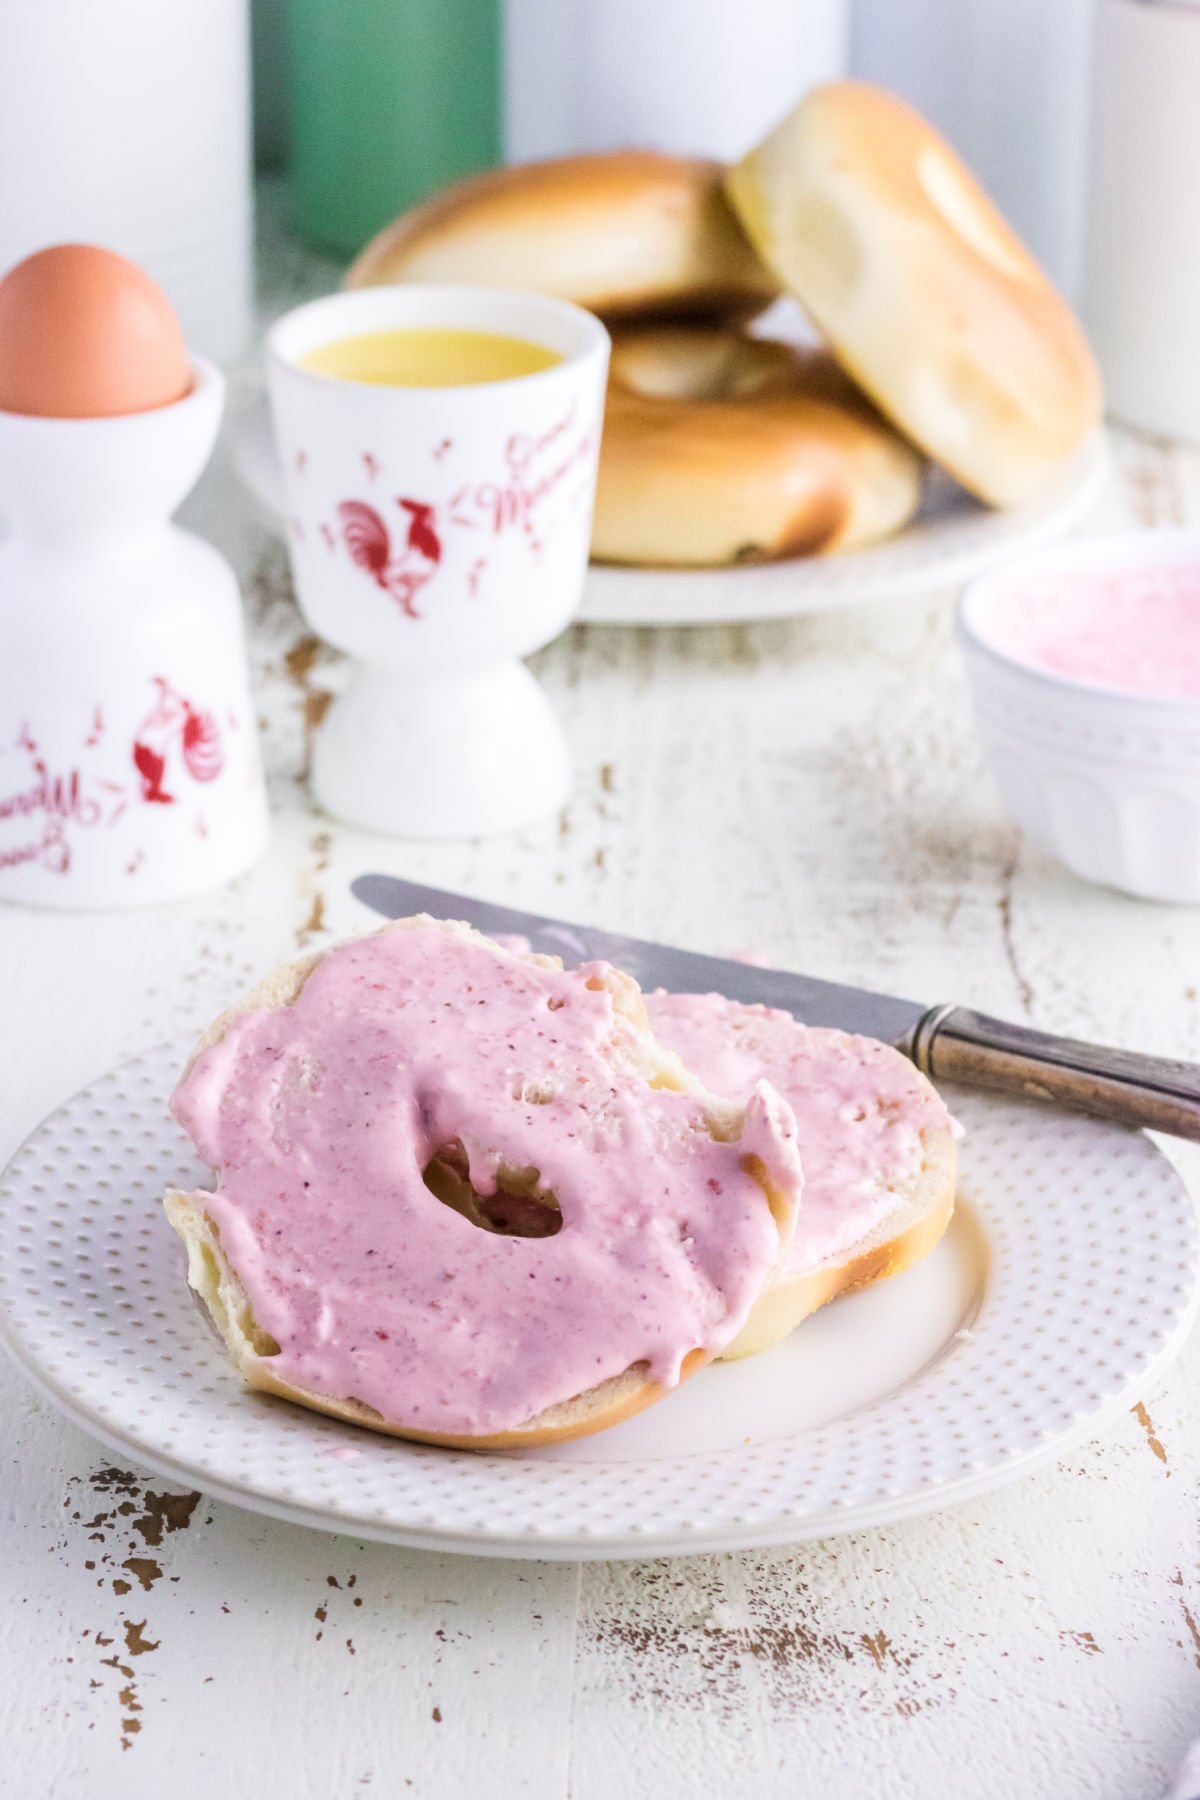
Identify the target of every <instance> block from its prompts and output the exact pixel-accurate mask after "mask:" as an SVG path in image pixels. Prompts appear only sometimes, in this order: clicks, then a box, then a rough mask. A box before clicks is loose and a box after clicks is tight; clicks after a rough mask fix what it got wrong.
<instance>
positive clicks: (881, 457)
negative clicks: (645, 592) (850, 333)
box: [592, 327, 921, 567]
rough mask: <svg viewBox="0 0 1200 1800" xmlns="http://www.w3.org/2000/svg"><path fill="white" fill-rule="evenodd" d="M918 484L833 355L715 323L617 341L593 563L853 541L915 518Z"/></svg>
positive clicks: (795, 549)
mask: <svg viewBox="0 0 1200 1800" xmlns="http://www.w3.org/2000/svg"><path fill="white" fill-rule="evenodd" d="M689 381H690V383H691V389H692V391H690V392H689ZM920 490H921V463H920V458H919V457H918V456H917V454H916V452H915V451H914V450H913V449H912V448H911V446H910V445H908V444H907V443H905V442H904V440H903V439H901V438H900V437H898V436H897V434H896V433H895V432H894V431H893V430H892V428H891V427H890V426H889V425H888V424H887V423H886V421H885V420H884V419H882V418H881V417H880V415H879V414H878V413H877V412H876V411H875V409H874V408H873V407H872V406H871V405H870V403H869V402H868V401H866V400H865V399H864V398H863V397H862V395H861V394H860V393H858V391H857V390H856V389H855V388H854V386H853V384H852V383H851V382H850V381H849V379H848V378H847V377H846V375H845V374H844V373H843V372H842V370H841V369H840V368H839V367H838V365H837V363H836V361H835V360H834V359H833V358H832V357H831V356H830V355H828V354H827V353H826V352H824V351H818V350H802V349H797V348H796V347H794V346H792V345H787V344H781V343H775V342H771V341H767V340H763V339H758V338H751V337H747V336H745V335H743V334H741V333H738V332H736V331H732V330H721V329H719V328H705V327H690V328H689V327H676V328H669V327H662V328H658V329H653V328H650V329H647V328H644V327H643V328H641V329H636V328H635V329H632V330H627V331H624V332H618V333H617V334H616V335H615V338H614V344H613V357H612V372H611V375H610V379H609V389H608V402H607V407H606V411H605V421H604V436H603V439H602V443H601V451H600V474H599V483H598V489H597V495H596V511H595V517H594V521H593V527H592V556H593V559H594V560H595V561H597V562H614V563H632V564H637V565H639V566H643V567H647V566H650V567H653V566H658V567H684V566H691V567H713V566H720V565H722V564H729V563H735V562H765V561H771V560H773V559H777V558H782V557H788V556H811V555H819V554H823V553H826V552H829V551H834V550H852V549H857V548H860V547H862V546H863V545H865V544H870V543H874V542H877V541H879V540H880V539H882V538H886V537H888V536H890V535H891V534H892V533H893V532H895V531H898V530H900V529H901V527H902V526H904V525H905V524H907V523H908V521H909V519H911V517H912V515H913V513H914V512H915V511H916V508H917V505H918V503H919V500H920Z"/></svg>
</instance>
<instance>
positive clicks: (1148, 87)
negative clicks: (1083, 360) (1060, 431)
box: [1083, 0, 1200, 441]
mask: <svg viewBox="0 0 1200 1800" xmlns="http://www.w3.org/2000/svg"><path fill="white" fill-rule="evenodd" d="M1091 138H1092V169H1091V193H1090V200H1089V205H1088V220H1089V235H1088V246H1087V259H1086V267H1085V280H1084V293H1083V315H1084V322H1085V324H1086V325H1087V327H1088V330H1089V332H1090V334H1091V338H1092V343H1093V345H1094V346H1095V350H1096V355H1097V357H1098V359H1099V362H1100V367H1101V370H1102V371H1103V374H1104V382H1105V388H1106V390H1107V397H1108V406H1109V410H1110V411H1111V412H1112V413H1113V414H1114V415H1115V416H1116V417H1117V418H1118V419H1123V420H1124V421H1125V422H1126V423H1127V424H1129V425H1135V426H1138V427H1139V428H1140V429H1142V430H1143V431H1152V432H1157V433H1159V434H1161V435H1163V436H1166V437H1183V438H1191V439H1192V440H1194V441H1200V336H1198V326H1200V10H1196V9H1195V8H1193V7H1189V6H1174V5H1152V4H1147V3H1146V0H1100V6H1099V10H1098V13H1097V18H1096V54H1095V87H1094V94H1093V101H1092V130H1091Z"/></svg>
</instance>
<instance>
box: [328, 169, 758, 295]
mask: <svg viewBox="0 0 1200 1800" xmlns="http://www.w3.org/2000/svg"><path fill="white" fill-rule="evenodd" d="M723 175H724V168H723V166H722V165H721V164H720V163H716V162H712V161H709V160H708V159H707V158H704V157H698V156H696V157H687V156H667V155H664V154H661V153H660V152H658V151H653V150H618V151H612V152H609V153H606V154H596V155H590V156H568V157H560V158H557V159H555V160H553V161H549V162H538V163H524V164H521V165H519V166H517V167H513V168H505V169H489V170H486V171H485V172H484V173H483V174H480V175H472V176H469V177H468V178H467V179H466V180H465V181H460V182H456V183H455V184H454V185H453V186H452V187H448V188H445V189H443V190H442V191H441V192H440V193H438V194H435V195H434V196H433V197H432V199H429V200H426V201H424V202H423V203H422V204H421V205H420V206H416V207H414V208H413V209H412V210H411V211H410V212H406V213H404V214H402V216H401V217H400V218H398V219H396V220H395V221H394V222H393V223H392V224H391V225H388V226H386V227H385V228H384V230H383V231H381V232H380V233H379V234H378V236H376V237H374V238H373V239H372V240H371V242H370V243H369V244H368V245H367V246H366V248H365V249H364V250H363V251H361V252H360V254H359V256H358V257H357V258H356V260H355V261H354V263H352V265H351V267H350V269H349V271H348V273H347V275H346V278H345V286H346V287H348V288H361V287H381V286H387V285H390V284H392V283H396V282H410V281H429V282H439V281H449V282H460V281H461V282H467V283H470V284H472V285H477V286H495V287H515V288H528V289H533V290H535V291H537V292H540V293H547V294H554V295H557V296H558V297H559V298H560V299H563V300H573V301H575V302H576V303H577V304H578V305H580V306H586V307H588V308H589V309H590V310H591V311H593V312H597V313H600V314H602V315H603V316H604V317H605V318H625V317H630V316H633V315H641V314H645V313H658V314H671V315H674V314H681V315H687V316H695V315H703V316H709V317H722V318H724V317H730V316H737V317H747V316H749V315H751V314H753V313H755V312H760V311H761V310H762V309H763V307H764V306H766V305H768V304H769V302H770V301H771V300H772V299H773V298H774V297H775V295H776V294H777V293H778V291H779V283H778V281H777V280H776V279H775V277H774V276H773V275H772V274H771V273H770V271H769V270H768V269H767V268H766V267H765V265H764V264H763V263H762V262H761V261H760V260H759V258H758V256H757V255H756V254H755V252H754V250H753V249H752V248H751V245H750V243H749V240H748V239H747V237H746V235H745V233H744V232H743V230H742V228H741V226H740V225H739V223H738V221H737V218H736V217H735V215H734V213H733V210H732V208H731V207H730V205H729V203H728V201H727V200H726V198H725V195H724V192H723V190H722V178H723Z"/></svg>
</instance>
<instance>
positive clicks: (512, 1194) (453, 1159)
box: [421, 1138, 563, 1238]
mask: <svg viewBox="0 0 1200 1800" xmlns="http://www.w3.org/2000/svg"><path fill="white" fill-rule="evenodd" d="M421 1173H422V1179H423V1180H424V1183H425V1186H426V1187H427V1188H428V1189H429V1191H430V1193H431V1194H432V1195H433V1197H434V1199H435V1200H440V1201H441V1203H442V1205H443V1206H448V1207H449V1208H450V1211H451V1212H456V1213H458V1214H459V1216H460V1217H461V1218H464V1219H466V1220H467V1222H468V1224H471V1225H475V1226H477V1227H478V1229H479V1230H480V1231H490V1232H492V1233H493V1234H494V1235H496V1236H497V1237H525V1238H546V1237H554V1236H556V1235H557V1233H558V1232H560V1231H561V1230H562V1223H563V1220H562V1209H561V1207H560V1206H559V1204H558V1200H557V1198H556V1197H555V1195H554V1194H553V1193H551V1192H550V1190H549V1189H543V1188H542V1187H540V1186H539V1183H540V1180H541V1176H540V1174H539V1172H538V1170H537V1169H532V1168H526V1169H501V1171H500V1175H499V1177H498V1179H497V1183H496V1191H495V1193H494V1194H481V1193H480V1192H479V1190H478V1188H476V1187H474V1186H473V1185H472V1182H471V1164H470V1159H469V1157H468V1156H467V1152H466V1147H465V1146H464V1144H463V1141H462V1139H461V1138H451V1139H450V1141H449V1143H446V1144H443V1145H442V1147H441V1149H440V1150H439V1151H438V1152H437V1153H436V1155H434V1156H432V1157H431V1158H430V1159H429V1161H428V1162H427V1163H426V1165H425V1167H424V1169H423V1170H422V1172H421Z"/></svg>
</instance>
